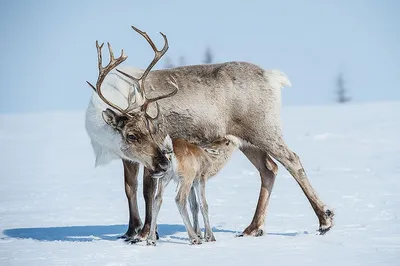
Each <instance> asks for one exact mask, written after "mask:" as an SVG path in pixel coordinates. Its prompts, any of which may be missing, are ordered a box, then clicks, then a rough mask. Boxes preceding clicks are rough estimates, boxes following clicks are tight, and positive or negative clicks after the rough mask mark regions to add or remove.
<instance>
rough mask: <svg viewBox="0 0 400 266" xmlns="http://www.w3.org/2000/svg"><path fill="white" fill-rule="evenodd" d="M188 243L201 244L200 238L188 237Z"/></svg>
mask: <svg viewBox="0 0 400 266" xmlns="http://www.w3.org/2000/svg"><path fill="white" fill-rule="evenodd" d="M190 244H191V245H201V240H200V238H193V239H190Z"/></svg>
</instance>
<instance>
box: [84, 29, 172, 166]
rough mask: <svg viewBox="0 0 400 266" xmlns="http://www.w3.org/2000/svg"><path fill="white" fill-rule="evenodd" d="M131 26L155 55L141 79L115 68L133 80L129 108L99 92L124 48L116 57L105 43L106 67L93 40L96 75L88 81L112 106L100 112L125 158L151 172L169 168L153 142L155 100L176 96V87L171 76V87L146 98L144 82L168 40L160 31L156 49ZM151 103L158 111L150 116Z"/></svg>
mask: <svg viewBox="0 0 400 266" xmlns="http://www.w3.org/2000/svg"><path fill="white" fill-rule="evenodd" d="M132 28H133V29H134V30H135V31H136V32H138V33H139V34H140V35H142V36H143V37H144V38H145V39H146V40H147V42H148V43H149V44H150V46H151V47H152V48H153V50H154V53H155V55H154V59H153V61H152V62H151V63H150V64H149V66H148V67H147V68H146V70H145V71H144V72H143V75H142V76H141V77H140V78H135V77H133V76H130V75H128V74H127V73H125V72H122V71H120V70H118V69H116V70H117V71H118V72H119V73H121V74H122V75H124V76H125V77H127V78H129V79H131V81H132V83H131V85H132V86H133V89H132V90H131V93H129V95H128V97H127V101H128V107H127V108H126V109H123V108H121V107H119V106H118V105H116V104H114V103H112V102H110V101H108V100H107V99H106V98H105V97H104V95H103V94H102V92H101V84H102V82H103V81H104V78H105V77H106V76H107V74H108V73H109V72H110V71H111V70H112V69H114V68H115V67H117V66H118V65H119V64H121V63H122V62H123V61H125V60H126V58H127V56H125V55H124V52H123V50H122V52H121V56H120V57H118V58H117V59H115V58H114V54H113V51H112V49H111V46H110V44H109V43H108V50H109V53H110V62H109V63H108V65H107V66H105V67H103V65H102V52H101V49H102V47H103V44H101V45H99V44H98V42H97V41H96V48H97V56H98V67H99V76H98V79H97V83H96V86H93V85H92V84H91V83H89V82H87V83H88V84H89V85H90V86H91V87H92V89H93V90H94V91H95V92H96V93H97V94H98V95H99V97H100V98H101V99H102V100H103V101H104V102H105V103H106V104H108V105H109V106H110V107H111V108H107V109H106V110H105V111H103V119H104V121H105V122H106V123H107V124H108V125H109V126H111V127H113V128H114V130H116V131H117V132H119V134H121V136H122V144H121V147H120V149H121V152H122V153H123V154H124V155H125V156H126V157H127V158H128V159H130V160H133V161H138V162H141V163H142V164H144V165H145V166H146V167H147V168H148V169H150V170H152V171H153V172H157V171H165V170H166V168H167V167H168V160H167V159H166V158H165V156H164V155H163V153H162V152H161V150H160V148H159V147H158V143H157V141H156V139H157V138H155V136H157V133H158V126H159V116H160V109H159V106H158V103H157V101H158V100H160V99H163V98H167V97H171V96H173V95H175V94H176V93H177V92H178V86H177V84H176V81H175V79H174V78H173V77H171V78H172V79H170V80H169V83H170V84H172V85H173V87H174V90H173V91H171V92H170V93H169V94H167V95H162V96H159V97H156V98H152V99H150V98H147V97H146V94H145V87H144V82H145V79H146V77H147V75H148V74H149V72H150V70H151V69H152V68H153V67H154V65H155V64H156V63H157V62H158V60H160V58H161V57H162V56H163V55H164V54H165V53H166V52H167V50H168V40H167V37H166V36H165V35H164V34H163V33H161V35H162V36H163V38H164V41H165V44H164V47H163V49H161V50H160V51H159V50H157V48H156V46H155V45H154V43H153V41H152V40H151V39H150V37H149V36H148V35H147V34H146V33H145V32H143V31H140V30H139V29H137V28H135V27H133V26H132ZM152 102H154V103H155V104H156V107H157V114H156V115H155V116H154V117H151V116H150V115H149V114H148V113H147V109H148V107H149V104H150V103H152Z"/></svg>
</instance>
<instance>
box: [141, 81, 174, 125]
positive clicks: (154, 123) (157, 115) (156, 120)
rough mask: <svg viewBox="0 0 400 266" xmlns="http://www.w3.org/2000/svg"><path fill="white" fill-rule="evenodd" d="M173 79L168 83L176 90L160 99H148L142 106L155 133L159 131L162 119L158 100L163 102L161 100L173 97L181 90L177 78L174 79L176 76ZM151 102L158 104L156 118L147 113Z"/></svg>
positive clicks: (159, 97)
mask: <svg viewBox="0 0 400 266" xmlns="http://www.w3.org/2000/svg"><path fill="white" fill-rule="evenodd" d="M171 78H172V79H173V80H171V79H169V80H168V83H170V84H171V85H172V86H174V87H175V89H174V90H173V91H172V92H170V93H168V94H166V95H162V96H158V97H155V98H152V99H146V101H145V103H144V104H143V106H142V108H143V109H142V110H143V111H144V114H145V116H146V119H147V121H148V123H149V122H150V121H151V123H152V124H153V126H154V129H155V131H157V129H158V125H159V121H158V119H159V117H160V106H159V105H158V102H157V101H158V100H161V99H164V98H167V97H171V96H173V95H175V94H176V93H177V92H178V90H179V87H178V84H177V83H176V79H175V77H174V76H171ZM151 102H155V103H156V106H157V114H156V116H155V117H151V116H150V115H149V114H148V113H147V108H148V106H149V103H151ZM147 127H148V129H149V130H150V127H149V126H147Z"/></svg>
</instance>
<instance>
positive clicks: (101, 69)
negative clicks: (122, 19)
mask: <svg viewBox="0 0 400 266" xmlns="http://www.w3.org/2000/svg"><path fill="white" fill-rule="evenodd" d="M103 45H104V43H102V44H101V45H99V42H98V41H96V49H97V59H98V67H99V76H98V78H97V82H96V87H95V86H93V85H92V84H91V83H90V82H89V81H86V82H87V83H88V84H89V86H90V87H92V89H93V90H94V91H95V92H96V93H97V94H98V95H99V97H100V99H102V100H103V101H104V102H105V103H106V104H108V105H109V106H111V107H113V108H115V109H116V110H118V111H120V112H121V113H123V114H127V110H128V109H129V107H130V102H129V103H128V108H127V109H125V110H124V109H122V108H121V107H119V106H118V105H116V104H114V103H112V102H110V101H109V100H107V98H106V97H104V95H103V93H102V92H101V84H102V83H103V81H104V78H105V77H106V76H107V74H108V73H110V71H111V70H113V69H114V68H116V67H117V66H118V65H120V64H121V63H122V62H124V61H125V60H126V59H127V58H128V57H127V56H126V55H124V50H123V49H122V50H121V55H120V56H119V57H118V58H117V59H115V57H114V53H113V51H112V48H111V45H110V43H107V46H108V51H109V53H110V62H109V63H108V64H107V66H105V67H103V56H102V52H101V49H102V48H103ZM134 92H135V94H136V90H134Z"/></svg>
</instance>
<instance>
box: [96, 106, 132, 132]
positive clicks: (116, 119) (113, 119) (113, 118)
mask: <svg viewBox="0 0 400 266" xmlns="http://www.w3.org/2000/svg"><path fill="white" fill-rule="evenodd" d="M102 116H103V119H104V122H106V123H107V124H108V125H109V126H111V127H113V128H115V129H117V130H122V128H123V127H124V126H125V123H126V121H127V120H128V118H127V117H126V116H123V115H118V114H117V113H116V112H114V111H113V110H111V109H109V108H107V109H106V110H105V111H103V113H102Z"/></svg>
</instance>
